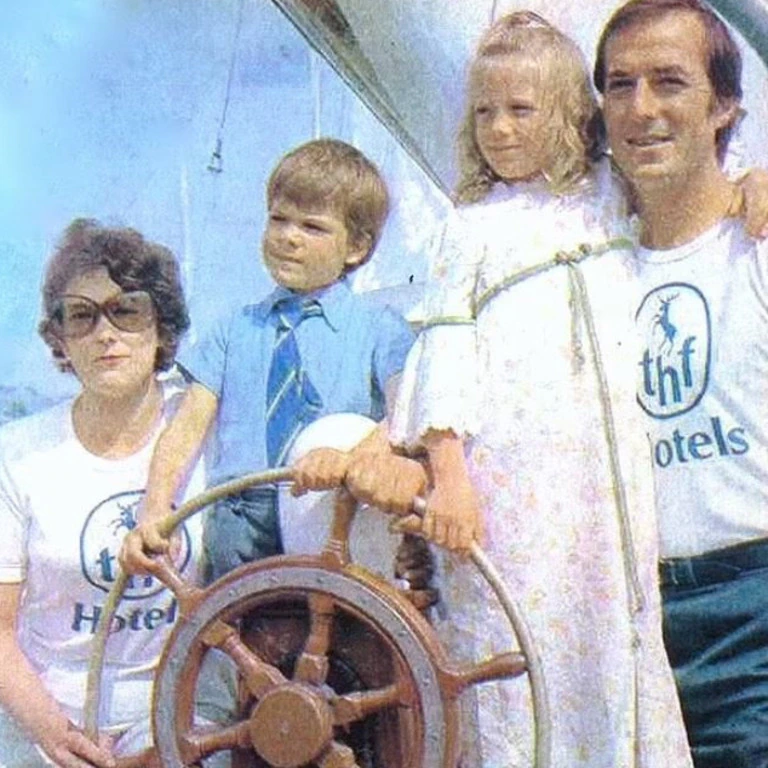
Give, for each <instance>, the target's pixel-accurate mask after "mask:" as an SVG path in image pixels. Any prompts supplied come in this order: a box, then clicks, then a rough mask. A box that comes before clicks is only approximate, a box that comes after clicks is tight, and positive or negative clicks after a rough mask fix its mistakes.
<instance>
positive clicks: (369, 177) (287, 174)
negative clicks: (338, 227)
mask: <svg viewBox="0 0 768 768" xmlns="http://www.w3.org/2000/svg"><path fill="white" fill-rule="evenodd" d="M276 200H287V201H289V202H291V203H293V204H294V205H297V206H299V207H300V208H307V209H319V210H327V209H331V210H333V211H334V212H335V213H337V214H338V215H339V216H341V218H342V219H343V220H344V225H345V226H346V228H347V233H348V235H349V238H350V240H351V241H352V242H353V243H354V244H356V245H357V244H360V243H361V242H364V241H366V240H367V241H368V250H367V253H366V255H365V258H364V259H363V260H362V261H361V262H360V263H359V264H355V265H354V266H351V267H347V268H346V271H351V270H353V269H356V268H357V267H359V266H360V264H365V262H367V261H368V260H369V259H370V258H371V255H372V254H373V250H374V248H375V247H376V243H377V242H378V241H379V237H380V235H381V230H382V228H383V226H384V221H385V220H386V218H387V214H388V213H389V195H388V194H387V187H386V185H385V184H384V180H383V179H382V178H381V174H380V173H379V171H378V169H377V168H376V166H375V165H374V164H373V163H372V162H371V161H370V160H368V158H367V157H366V156H365V155H364V154H363V153H362V152H360V150H358V149H355V147H353V146H351V145H349V144H347V143H345V142H343V141H339V140H337V139H316V140H314V141H309V142H307V143H306V144H302V145H301V146H299V147H297V148H296V149H294V150H292V151H291V152H289V153H288V154H287V155H285V156H284V157H283V158H282V159H281V160H280V162H279V163H278V164H277V167H276V168H275V170H274V171H272V175H271V176H270V177H269V181H268V182H267V206H268V207H272V204H273V203H274V202H275V201H276Z"/></svg>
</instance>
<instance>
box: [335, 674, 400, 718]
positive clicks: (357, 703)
mask: <svg viewBox="0 0 768 768" xmlns="http://www.w3.org/2000/svg"><path fill="white" fill-rule="evenodd" d="M407 703H408V699H407V697H406V693H405V691H404V689H403V687H402V686H401V685H398V684H397V683H395V684H394V685H388V686H386V687H385V688H378V689H376V690H373V691H356V692H354V693H347V694H344V695H343V696H338V697H337V698H335V699H334V700H333V701H332V702H331V709H332V710H333V724H334V725H347V724H348V723H352V722H354V721H355V720H362V719H363V718H364V717H367V716H368V715H370V714H373V713H374V712H378V711H379V710H380V709H386V708H387V707H396V706H400V705H403V704H407Z"/></svg>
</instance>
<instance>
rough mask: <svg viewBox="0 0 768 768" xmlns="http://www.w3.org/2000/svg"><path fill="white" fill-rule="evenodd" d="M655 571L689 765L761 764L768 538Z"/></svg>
mask: <svg viewBox="0 0 768 768" xmlns="http://www.w3.org/2000/svg"><path fill="white" fill-rule="evenodd" d="M660 571H661V587H662V599H663V606H664V643H665V645H666V648H667V653H668V655H669V660H670V662H671V664H672V668H673V669H674V672H675V677H676V680H677V686H678V690H679V693H680V699H681V703H682V708H683V716H684V718H685V724H686V728H687V730H688V740H689V742H690V744H691V751H692V753H693V759H694V764H695V765H696V768H766V767H768V540H759V541H756V542H747V543H746V544H740V545H737V546H735V547H728V548H726V549H722V550H717V551H713V552H707V553H705V554H703V555H699V556H697V557H693V558H678V559H674V560H667V561H664V562H662V563H661V568H660Z"/></svg>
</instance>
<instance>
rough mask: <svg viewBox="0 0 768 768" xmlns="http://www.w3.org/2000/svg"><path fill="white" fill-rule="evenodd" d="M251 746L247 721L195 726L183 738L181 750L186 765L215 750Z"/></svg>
mask: <svg viewBox="0 0 768 768" xmlns="http://www.w3.org/2000/svg"><path fill="white" fill-rule="evenodd" d="M250 746H251V737H250V731H249V723H248V722H247V721H245V722H242V723H236V724H235V725H230V726H222V727H217V726H213V725H211V726H204V727H200V728H195V729H194V730H193V731H190V732H189V733H187V734H185V735H184V737H183V738H182V739H181V744H180V751H181V754H182V758H183V760H184V764H185V765H189V764H190V763H196V762H198V761H199V760H202V759H203V758H204V757H207V756H208V755H210V754H212V753H213V752H220V751H221V750H223V749H235V748H236V747H241V748H243V749H247V748H249V747H250Z"/></svg>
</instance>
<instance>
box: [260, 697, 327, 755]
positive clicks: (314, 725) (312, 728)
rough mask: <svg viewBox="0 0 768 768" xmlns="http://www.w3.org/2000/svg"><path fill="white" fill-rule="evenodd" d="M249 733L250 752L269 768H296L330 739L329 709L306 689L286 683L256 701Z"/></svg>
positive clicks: (316, 753) (316, 752) (319, 750)
mask: <svg viewBox="0 0 768 768" xmlns="http://www.w3.org/2000/svg"><path fill="white" fill-rule="evenodd" d="M249 732H250V736H251V743H252V744H253V748H254V749H255V750H256V752H257V753H258V755H259V756H260V757H261V758H262V759H264V760H266V761H267V762H268V763H269V764H270V765H273V766H275V768H299V766H302V765H306V764H307V763H309V762H311V761H312V760H314V758H316V757H317V755H318V754H319V753H320V752H321V751H322V749H323V747H325V746H326V745H327V744H328V742H329V741H330V740H331V739H332V738H333V717H332V715H331V708H330V707H329V706H328V704H327V702H326V701H325V700H324V699H323V698H322V697H321V696H320V695H319V694H318V693H316V692H315V691H313V690H312V689H310V688H308V687H307V686H305V685H301V684H297V683H287V684H285V685H281V686H279V687H277V688H275V689H274V690H272V691H269V692H268V693H266V694H264V696H262V698H261V699H259V702H258V704H256V706H255V707H254V708H253V712H252V713H251V717H250V730H249Z"/></svg>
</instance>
